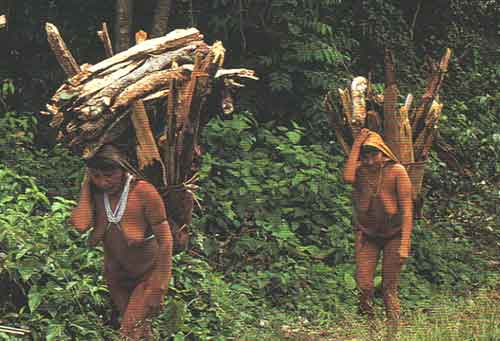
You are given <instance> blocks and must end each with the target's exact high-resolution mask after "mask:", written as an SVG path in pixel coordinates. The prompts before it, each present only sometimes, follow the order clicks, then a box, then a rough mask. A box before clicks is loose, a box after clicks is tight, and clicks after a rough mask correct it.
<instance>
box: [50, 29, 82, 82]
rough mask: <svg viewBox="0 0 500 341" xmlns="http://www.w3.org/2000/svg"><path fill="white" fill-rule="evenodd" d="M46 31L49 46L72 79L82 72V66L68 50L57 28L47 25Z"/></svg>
mask: <svg viewBox="0 0 500 341" xmlns="http://www.w3.org/2000/svg"><path fill="white" fill-rule="evenodd" d="M45 30H46V32H47V40H48V42H49V45H50V47H51V48H52V51H53V52H54V54H55V55H56V58H57V61H58V62H59V65H61V67H62V68H63V70H64V72H65V73H66V75H68V76H69V77H71V76H74V75H76V74H77V73H78V72H80V66H79V65H78V63H77V62H76V60H75V58H74V57H73V55H72V54H71V52H70V51H69V50H68V48H67V46H66V43H65V42H64V40H63V39H62V37H61V35H60V34H59V30H58V29H57V27H56V26H54V25H53V24H51V23H46V24H45Z"/></svg>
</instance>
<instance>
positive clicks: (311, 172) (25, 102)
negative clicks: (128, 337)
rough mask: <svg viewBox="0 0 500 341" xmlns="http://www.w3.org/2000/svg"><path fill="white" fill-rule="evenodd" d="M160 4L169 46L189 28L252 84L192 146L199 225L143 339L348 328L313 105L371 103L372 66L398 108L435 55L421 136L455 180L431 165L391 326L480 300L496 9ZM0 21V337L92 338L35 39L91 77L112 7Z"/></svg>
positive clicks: (493, 220)
mask: <svg viewBox="0 0 500 341" xmlns="http://www.w3.org/2000/svg"><path fill="white" fill-rule="evenodd" d="M136 3H139V1H136ZM172 4H173V6H172V8H171V13H170V17H169V18H170V19H169V22H168V27H169V30H171V29H175V28H184V27H190V26H195V27H197V28H198V29H199V30H200V31H201V32H202V33H203V34H204V35H205V40H206V41H208V42H213V41H215V40H222V41H223V43H224V46H225V47H226V49H227V57H226V62H225V65H226V67H231V66H234V65H238V66H243V67H247V68H250V69H254V70H256V72H257V74H258V75H259V76H260V78H261V80H260V81H258V82H255V83H254V84H251V83H249V84H247V86H246V88H245V89H244V90H243V91H241V96H240V97H239V98H237V113H236V114H234V115H233V116H232V117H227V116H222V115H221V114H219V113H218V112H217V110H216V109H214V113H213V114H214V118H213V119H212V120H211V121H210V123H209V126H208V127H207V129H205V130H204V135H203V144H202V149H203V151H204V153H203V156H202V158H201V160H200V163H201V171H200V175H201V178H200V181H199V185H200V186H201V189H200V190H199V191H198V193H197V196H198V197H199V199H200V203H201V209H197V210H195V217H194V224H193V225H194V226H193V236H192V245H191V248H190V251H189V252H185V253H182V254H179V255H177V256H176V257H175V260H174V261H175V269H174V281H173V284H172V289H171V291H170V295H169V297H168V302H167V305H166V310H165V312H164V313H163V314H162V315H161V317H160V319H159V320H158V321H157V322H155V323H156V325H157V328H156V329H157V332H158V333H159V334H160V336H161V339H166V338H167V337H169V336H172V337H174V338H175V340H183V339H185V338H186V337H187V338H188V339H192V340H198V339H201V340H205V339H209V338H213V339H220V340H223V339H225V338H227V337H231V336H235V337H242V338H244V337H246V338H247V339H256V340H259V339H265V338H266V337H271V336H273V337H274V338H275V339H276V334H273V333H277V331H280V330H282V327H283V325H287V324H289V325H294V324H295V325H297V324H299V322H300V321H302V322H300V323H304V321H309V322H308V323H311V324H316V325H328V323H333V322H332V321H336V320H338V319H341V318H342V317H345V316H351V315H352V314H353V313H355V305H356V291H355V282H354V278H353V272H354V260H353V240H354V239H353V236H352V233H351V224H350V216H351V207H350V188H349V187H348V186H346V185H344V184H343V183H342V181H341V168H342V166H343V162H344V157H345V156H344V155H343V154H342V152H341V148H340V146H339V145H338V144H337V142H336V140H335V137H334V134H333V133H332V131H331V129H330V127H329V124H328V117H327V115H326V113H325V112H324V111H323V108H322V104H321V103H322V100H323V97H324V95H325V94H326V92H327V91H328V90H331V89H336V88H338V87H345V86H346V85H347V84H348V82H349V81H350V80H351V79H352V78H353V77H354V76H357V75H365V76H366V75H367V74H368V73H369V72H370V73H371V74H372V80H373V81H374V83H375V86H382V85H381V83H382V80H383V68H382V66H383V53H382V52H383V49H384V48H385V47H389V48H391V49H392V51H393V52H394V54H395V60H396V68H397V75H398V80H399V81H400V84H399V87H400V89H401V93H402V95H405V94H406V93H408V92H412V93H413V94H414V95H417V96H419V95H421V93H422V92H423V90H424V85H425V80H426V76H427V71H428V67H429V66H428V61H429V60H436V59H438V58H439V57H440V56H441V54H442V53H443V51H444V49H445V48H446V47H450V48H452V49H453V56H452V59H451V62H450V67H449V70H448V74H447V75H446V78H445V81H444V85H443V87H442V89H441V92H440V94H441V100H442V102H443V103H444V110H443V115H442V116H441V121H440V133H441V137H442V139H443V140H444V141H446V143H448V144H449V145H450V146H452V148H453V151H454V153H455V155H456V156H457V158H458V159H459V160H460V162H461V163H462V165H463V168H464V169H466V170H467V171H465V172H464V171H463V170H462V171H459V170H457V169H450V167H448V166H447V165H446V164H445V163H444V162H443V161H442V160H440V159H439V158H438V157H437V155H436V154H435V153H434V152H433V153H432V154H431V159H430V162H429V163H428V167H427V172H426V176H425V182H424V193H425V206H424V216H425V218H424V219H423V220H419V221H418V222H417V223H416V226H415V230H414V235H413V243H412V245H413V247H412V248H413V256H412V257H411V259H410V260H409V262H408V265H407V267H406V269H405V271H404V273H403V274H402V283H401V286H402V288H401V298H402V305H403V307H404V310H405V311H406V312H407V314H408V315H407V316H413V315H412V314H414V313H416V312H422V311H423V313H424V314H425V309H426V307H428V306H431V303H432V302H433V301H434V300H435V298H436V297H438V296H440V297H441V296H442V295H443V293H447V294H449V295H448V296H447V300H448V302H451V301H455V300H456V299H457V298H456V297H458V296H461V295H467V294H469V293H470V292H474V291H476V289H478V288H487V289H488V290H493V291H494V290H498V270H499V264H500V263H499V259H498V251H499V246H500V243H499V237H500V232H499V229H498V226H499V218H498V217H499V214H498V207H499V204H498V203H499V186H498V185H499V178H498V174H499V170H500V161H499V159H498V153H499V152H498V151H499V150H500V134H499V132H500V129H499V123H498V122H499V118H500V117H499V116H500V115H499V112H500V92H499V90H498V89H500V82H499V79H500V58H499V57H500V39H499V38H500V22H499V21H498V17H499V16H500V5H499V4H498V2H497V1H488V0H482V1H480V0H476V1H459V0H439V1H430V0H419V1H412V2H410V1H405V2H401V1H396V0H385V1H378V0H377V1H342V0H314V1H307V0H279V1H278V0H213V1H201V0H176V1H172ZM0 6H3V7H0V14H2V13H1V12H3V13H5V14H8V19H9V24H8V27H7V28H6V29H3V30H0V43H1V45H0V46H1V47H2V48H1V50H0V143H1V148H0V159H1V164H0V292H2V295H1V296H0V324H7V325H12V326H25V327H28V328H30V329H32V330H33V334H34V339H35V340H42V339H47V340H55V339H57V340H65V339H68V340H69V339H78V340H89V339H96V340H97V339H108V338H111V337H112V335H113V331H112V329H111V328H110V320H111V309H110V304H109V294H108V292H107V289H106V287H105V284H104V281H103V279H102V277H101V261H102V250H101V249H100V248H97V249H88V248H87V247H86V245H85V236H80V235H78V234H77V233H76V232H74V231H73V230H72V229H71V228H70V227H69V226H68V225H67V223H66V219H67V218H68V215H69V212H70V210H71V207H72V206H73V205H74V204H75V200H76V199H77V195H78V191H79V184H80V181H81V178H82V174H83V169H82V164H81V162H80V160H78V159H77V158H75V157H74V156H72V155H70V153H69V152H68V151H67V150H66V149H64V148H63V147H61V146H59V145H57V144H56V141H55V139H54V135H55V134H54V132H53V131H51V130H50V129H49V128H48V122H47V119H46V118H45V117H43V116H41V115H40V114H39V111H40V110H43V106H44V104H45V103H46V102H47V101H48V99H49V98H50V96H51V95H52V94H53V92H54V91H55V90H56V89H57V88H58V87H59V86H60V84H61V83H62V82H63V81H64V80H65V76H64V73H63V71H62V70H61V69H60V68H59V66H58V64H57V62H56V60H55V58H54V56H53V54H52V53H51V51H50V49H49V46H48V44H47V42H46V35H45V30H44V24H45V23H46V22H52V23H54V24H55V25H57V26H58V28H59V30H60V32H61V34H62V36H63V37H64V39H65V41H66V43H67V45H68V47H69V48H70V50H71V51H72V52H73V54H74V56H75V58H76V60H77V61H78V62H79V63H80V64H81V63H84V62H88V63H96V62H98V61H100V60H102V59H103V58H104V51H103V48H102V45H101V43H100V41H99V40H98V38H97V35H96V32H97V30H99V29H100V25H101V22H103V21H106V22H107V23H108V24H110V25H113V22H114V20H115V19H114V15H115V14H114V2H113V1H95V0H88V1H76V0H64V1H63V0H46V1H9V0H3V1H0ZM154 6H155V1H154V0H147V1H141V2H140V5H136V6H135V7H134V15H135V20H134V22H133V31H135V30H138V29H144V30H146V31H151V16H152V14H153V8H154ZM82 13H84V15H82ZM111 38H112V39H113V36H112V37H111ZM401 100H403V97H401ZM339 110H340V106H339ZM464 173H466V174H464ZM380 281H381V279H380V277H378V276H377V277H376V279H375V282H376V284H380ZM443 302H446V300H444V301H443ZM379 303H380V299H379ZM443 304H445V303H443ZM298 321H299V322H298ZM483 332H484V337H485V338H484V340H493V339H494V338H495V335H496V336H498V334H495V333H498V330H496V329H494V328H493V329H488V330H483ZM478 333H479V332H478ZM278 334H279V333H278ZM477 335H479V334H477ZM477 335H472V336H476V337H477ZM490 336H491V337H492V338H487V337H490ZM284 337H285V336H283V338H284ZM2 338H5V339H8V337H7V335H5V334H1V333H0V339H2ZM415 339H416V340H417V338H415ZM421 339H425V338H421ZM450 339H451V338H450ZM418 340H420V339H418Z"/></svg>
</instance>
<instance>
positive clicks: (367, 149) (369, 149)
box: [361, 145, 381, 155]
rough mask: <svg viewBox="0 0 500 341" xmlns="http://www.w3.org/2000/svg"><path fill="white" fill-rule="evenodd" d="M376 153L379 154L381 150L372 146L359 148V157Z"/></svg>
mask: <svg viewBox="0 0 500 341" xmlns="http://www.w3.org/2000/svg"><path fill="white" fill-rule="evenodd" d="M377 152H381V150H380V149H378V148H377V147H374V146H370V145H364V146H362V147H361V155H366V154H372V153H377Z"/></svg>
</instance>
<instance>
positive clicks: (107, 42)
mask: <svg viewBox="0 0 500 341" xmlns="http://www.w3.org/2000/svg"><path fill="white" fill-rule="evenodd" d="M97 36H98V37H99V39H100V40H101V41H102V43H103V45H104V51H105V52H106V57H107V58H109V57H112V56H113V55H114V53H113V46H112V45H111V39H110V38H109V32H108V25H107V24H106V23H105V22H103V23H102V30H101V31H97Z"/></svg>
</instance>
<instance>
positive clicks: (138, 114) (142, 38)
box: [45, 24, 258, 232]
mask: <svg viewBox="0 0 500 341" xmlns="http://www.w3.org/2000/svg"><path fill="white" fill-rule="evenodd" d="M46 30H47V34H48V40H49V43H50V45H51V47H52V49H53V51H54V53H55V55H56V57H57V59H58V61H59V64H60V65H61V67H62V68H63V69H64V70H65V72H66V74H67V75H68V76H69V78H68V80H67V81H66V82H65V83H64V84H63V85H62V86H61V87H60V88H59V89H58V90H57V91H56V93H55V94H54V96H53V97H52V98H51V100H50V101H49V103H48V104H47V111H46V112H45V114H47V115H50V116H51V118H52V119H51V126H52V127H54V128H56V129H57V130H58V139H59V140H60V141H62V143H63V144H65V145H66V146H68V147H69V148H71V150H72V151H73V152H74V153H76V154H77V155H80V156H81V157H82V158H84V159H88V158H90V157H92V156H93V155H95V153H96V152H97V151H98V150H99V148H100V147H102V146H103V145H104V144H107V143H114V142H115V141H118V140H120V141H121V140H123V139H124V137H125V140H128V142H131V141H132V143H128V145H135V155H134V158H133V159H135V161H136V164H137V165H138V167H139V169H140V170H144V169H145V170H146V172H145V174H146V176H148V175H150V176H149V178H148V180H150V182H151V183H153V184H154V185H155V186H156V187H157V188H158V190H159V191H160V193H162V194H163V195H164V200H165V202H166V206H167V210H168V213H169V217H170V218H171V219H172V220H173V221H174V223H175V225H176V226H177V227H178V231H184V232H185V231H186V230H187V227H186V226H188V225H189V224H190V223H191V211H192V208H193V198H194V194H193V193H192V190H193V189H194V188H196V186H194V185H193V183H192V182H193V169H192V164H193V159H194V156H195V153H196V151H197V150H198V148H197V140H198V136H199V132H200V129H201V128H202V125H203V124H205V123H207V121H208V119H207V115H208V114H209V113H207V110H206V105H205V104H206V102H207V99H208V97H210V96H211V95H214V93H215V92H216V91H221V90H224V91H227V90H231V91H232V90H234V89H237V88H239V87H242V86H243V84H240V83H239V82H240V81H241V80H242V79H245V78H246V79H253V80H256V79H258V78H257V77H256V76H255V74H254V72H253V71H252V70H248V69H223V68H222V65H223V62H224V54H225V49H224V47H223V45H222V43H221V42H215V43H214V44H213V45H208V44H207V43H205V42H204V41H203V36H202V35H201V34H200V32H199V31H198V30H197V29H195V28H189V29H180V30H175V31H172V32H170V33H169V34H167V35H165V36H162V37H159V38H154V39H150V40H147V35H146V33H145V32H143V31H140V32H138V33H137V34H136V45H135V46H133V47H131V48H130V49H128V50H125V51H123V52H120V53H118V54H116V55H113V50H112V47H111V43H110V39H109V34H108V32H107V27H106V25H105V24H103V29H102V31H99V32H98V35H99V37H100V38H101V40H102V42H103V43H104V47H105V51H106V55H107V56H108V58H107V59H105V60H103V61H101V62H99V63H97V64H95V65H82V66H80V65H78V64H77V63H76V61H75V60H74V58H73V56H72V55H71V53H70V52H69V50H68V48H67V47H66V45H65V43H64V41H63V40H62V38H61V36H60V34H59V32H58V30H57V28H56V27H55V26H54V25H52V24H47V25H46ZM162 98H164V99H166V100H164V101H161V99H162ZM159 99H160V100H159ZM149 101H154V102H153V103H156V104H159V105H156V106H154V107H156V109H157V110H156V111H157V112H159V113H160V115H161V116H162V117H161V119H160V120H157V122H160V123H159V125H160V126H154V127H153V126H152V124H151V123H150V122H151V121H150V116H149V115H148V113H147V111H146V106H145V102H149ZM221 109H222V111H224V112H225V113H226V114H228V113H230V112H231V111H232V110H233V107H232V103H226V104H225V105H223V106H222V108H221ZM158 128H159V129H158ZM148 170H149V173H148V172H147V171H148ZM151 170H152V171H151Z"/></svg>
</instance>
